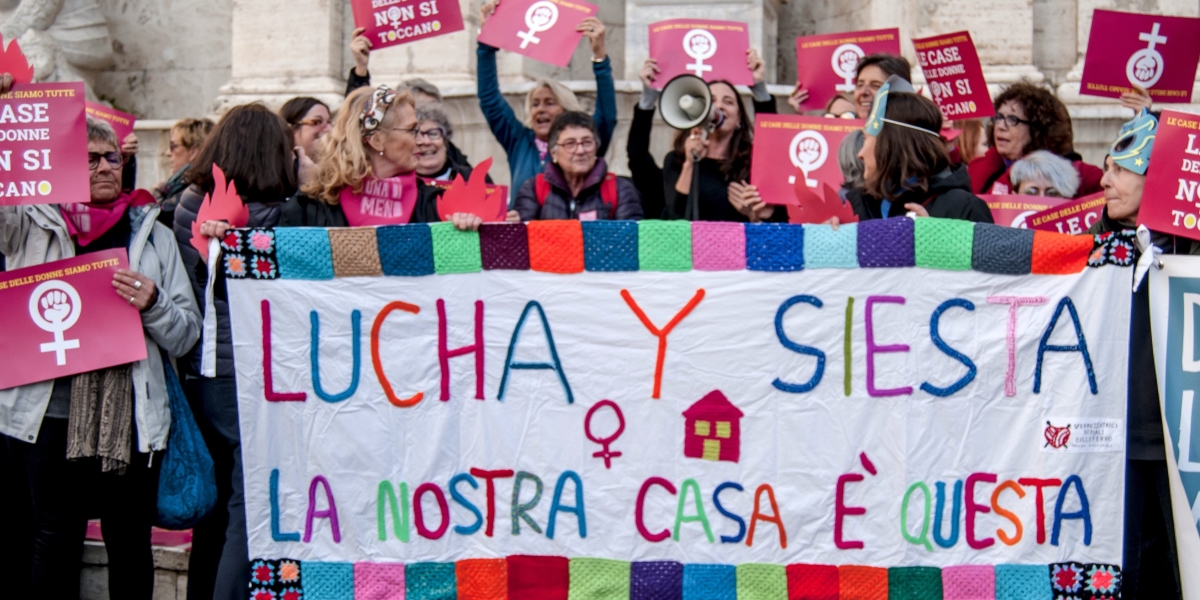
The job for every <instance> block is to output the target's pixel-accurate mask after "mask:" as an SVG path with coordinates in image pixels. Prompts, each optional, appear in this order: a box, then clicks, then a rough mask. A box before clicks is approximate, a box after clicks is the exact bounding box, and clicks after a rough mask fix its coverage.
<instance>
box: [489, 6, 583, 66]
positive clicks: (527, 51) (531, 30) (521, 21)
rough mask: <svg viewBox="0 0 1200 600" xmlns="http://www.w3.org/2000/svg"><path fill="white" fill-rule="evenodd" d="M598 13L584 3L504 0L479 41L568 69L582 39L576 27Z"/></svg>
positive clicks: (493, 14) (491, 17)
mask: <svg viewBox="0 0 1200 600" xmlns="http://www.w3.org/2000/svg"><path fill="white" fill-rule="evenodd" d="M599 11H600V9H599V8H598V7H597V6H596V5H595V4H590V3H587V2H583V1H582V0H536V1H535V0H505V1H504V2H501V3H500V4H499V5H498V6H497V7H496V12H494V13H492V16H490V17H488V20H487V22H485V23H484V24H483V28H482V29H480V30H479V41H480V42H482V43H484V44H487V45H489V46H495V47H497V48H501V49H503V50H511V51H513V52H516V53H517V54H521V55H524V56H528V57H529V58H533V59H536V60H540V61H542V62H547V63H550V64H552V65H556V66H559V67H565V66H567V63H569V62H571V55H573V54H574V53H575V46H577V45H579V40H580V38H582V37H583V33H582V32H578V31H575V27H576V26H578V25H579V24H580V23H581V22H583V20H584V19H586V18H588V17H594V16H596V13H597V12H599Z"/></svg>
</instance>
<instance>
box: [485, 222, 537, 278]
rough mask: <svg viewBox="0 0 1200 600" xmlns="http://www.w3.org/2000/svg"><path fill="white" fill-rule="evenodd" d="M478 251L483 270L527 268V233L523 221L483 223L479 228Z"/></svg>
mask: <svg viewBox="0 0 1200 600" xmlns="http://www.w3.org/2000/svg"><path fill="white" fill-rule="evenodd" d="M479 252H480V254H482V255H483V268H484V269H485V270H488V271H490V270H494V269H506V270H510V271H528V270H529V234H528V233H527V232H526V231H525V224H524V223H484V224H483V226H481V227H480V228H479Z"/></svg>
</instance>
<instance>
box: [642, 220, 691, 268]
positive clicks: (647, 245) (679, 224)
mask: <svg viewBox="0 0 1200 600" xmlns="http://www.w3.org/2000/svg"><path fill="white" fill-rule="evenodd" d="M637 228H638V260H639V261H640V262H641V266H642V270H643V271H691V270H692V224H691V223H689V222H688V221H641V222H639V223H638V224H637Z"/></svg>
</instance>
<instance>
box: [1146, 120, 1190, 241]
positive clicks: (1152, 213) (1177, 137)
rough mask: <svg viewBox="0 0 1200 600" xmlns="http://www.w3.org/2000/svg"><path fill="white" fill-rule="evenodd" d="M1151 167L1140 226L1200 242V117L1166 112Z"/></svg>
mask: <svg viewBox="0 0 1200 600" xmlns="http://www.w3.org/2000/svg"><path fill="white" fill-rule="evenodd" d="M1150 164H1151V165H1153V166H1154V168H1152V169H1150V170H1149V171H1147V172H1146V184H1145V187H1144V188H1143V190H1142V205H1141V208H1140V209H1139V210H1138V225H1145V226H1146V227H1149V228H1150V229H1152V230H1154V231H1160V232H1163V233H1172V234H1175V235H1181V236H1183V237H1186V238H1191V239H1194V240H1200V115H1194V114H1191V113H1184V112H1177V111H1173V110H1164V111H1163V112H1162V115H1161V116H1160V117H1159V118H1158V131H1157V132H1155V138H1154V150H1153V151H1152V152H1151V153H1150Z"/></svg>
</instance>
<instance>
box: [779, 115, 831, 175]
mask: <svg viewBox="0 0 1200 600" xmlns="http://www.w3.org/2000/svg"><path fill="white" fill-rule="evenodd" d="M788 158H791V159H792V164H793V165H796V168H797V169H800V170H801V171H803V172H804V184H805V185H807V186H808V187H811V188H815V187H817V181H816V180H815V179H809V178H808V174H809V173H812V172H813V171H816V170H817V169H820V168H821V165H823V164H825V160H826V159H827V158H829V142H827V141H825V136H823V135H821V132H819V131H814V130H812V129H806V130H804V131H801V132H800V133H797V134H796V137H793V138H792V145H791V146H790V147H789V148H788ZM788 183H789V184H795V183H796V176H795V175H792V176H790V177H788Z"/></svg>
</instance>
